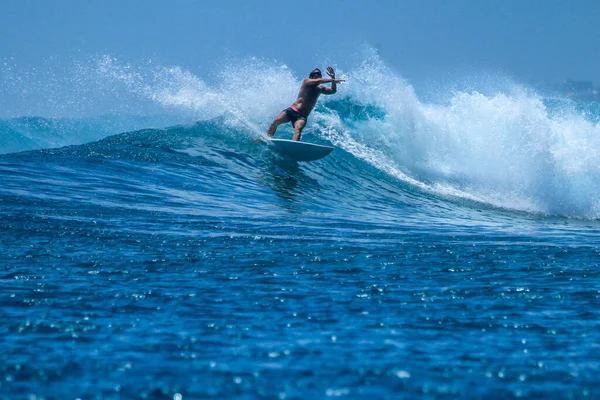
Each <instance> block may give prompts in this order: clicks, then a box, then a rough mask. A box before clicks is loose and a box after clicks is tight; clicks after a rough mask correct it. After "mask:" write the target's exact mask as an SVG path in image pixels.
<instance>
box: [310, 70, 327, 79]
mask: <svg viewBox="0 0 600 400" xmlns="http://www.w3.org/2000/svg"><path fill="white" fill-rule="evenodd" d="M316 76H323V74H322V73H321V70H320V69H319V68H315V69H313V70H312V71H310V74H309V75H308V77H309V78H314V77H316Z"/></svg>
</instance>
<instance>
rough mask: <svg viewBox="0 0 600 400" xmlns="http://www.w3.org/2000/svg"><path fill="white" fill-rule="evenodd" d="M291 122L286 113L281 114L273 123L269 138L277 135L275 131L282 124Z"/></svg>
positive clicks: (268, 133)
mask: <svg viewBox="0 0 600 400" xmlns="http://www.w3.org/2000/svg"><path fill="white" fill-rule="evenodd" d="M289 120H290V119H289V117H288V116H287V114H286V113H285V111H282V112H280V113H279V115H278V116H277V117H275V119H274V120H273V122H272V123H271V126H270V127H269V131H268V132H267V136H269V137H273V135H274V134H275V131H276V130H277V127H278V126H279V125H281V124H285V123H286V122H289Z"/></svg>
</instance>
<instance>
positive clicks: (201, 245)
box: [0, 64, 600, 399]
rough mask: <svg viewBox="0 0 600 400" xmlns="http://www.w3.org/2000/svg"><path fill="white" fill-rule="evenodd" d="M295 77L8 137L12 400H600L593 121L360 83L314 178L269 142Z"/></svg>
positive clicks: (501, 95) (327, 131)
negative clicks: (265, 92)
mask: <svg viewBox="0 0 600 400" xmlns="http://www.w3.org/2000/svg"><path fill="white" fill-rule="evenodd" d="M104 67H106V65H104ZM112 68H117V69H118V68H119V67H118V65H117V66H114V65H113V66H112ZM278 68H279V67H275V66H274V67H273V71H272V74H270V75H269V79H272V80H274V81H276V82H279V85H277V88H276V89H273V91H274V92H277V91H278V90H279V91H281V93H283V94H282V95H281V96H277V94H278V93H274V94H273V96H272V97H273V99H275V98H277V99H278V100H273V99H271V98H264V99H263V98H262V97H261V98H258V97H256V96H255V97H254V101H253V102H251V103H249V102H248V101H247V99H248V98H253V97H252V96H253V95H252V93H253V90H251V89H254V87H253V86H250V87H249V86H247V85H246V86H244V84H243V82H240V81H236V82H230V83H229V84H230V85H232V87H233V86H235V87H237V88H238V89H237V90H236V91H235V92H234V93H232V92H231V91H227V93H228V96H222V93H224V92H223V90H224V89H223V88H221V87H213V86H210V85H209V84H206V83H204V82H201V81H200V80H199V78H195V77H193V76H192V77H190V75H189V74H187V75H186V74H184V73H181V74H183V75H181V76H180V75H177V76H179V77H180V78H181V79H180V81H181V82H180V84H181V86H179V87H175V88H173V87H172V86H169V87H168V88H166V89H165V85H166V84H165V85H158V86H153V85H154V83H153V82H144V86H143V89H144V90H140V91H135V92H136V93H139V92H143V94H144V95H148V93H150V94H152V96H150V95H148V96H150V97H151V100H152V101H155V102H157V103H159V104H160V105H161V106H164V107H165V109H166V110H168V111H169V112H171V113H172V115H171V116H170V117H169V118H170V119H171V120H170V121H166V119H161V118H162V117H160V118H159V117H143V118H142V117H132V116H125V115H121V116H118V117H119V119H118V121H119V122H118V124H117V123H115V119H114V118H115V117H111V118H113V119H110V118H105V119H102V118H100V119H98V118H95V119H89V118H87V119H86V118H74V117H72V118H69V117H64V118H63V119H61V120H60V121H59V120H56V119H43V118H32V117H31V116H29V117H28V118H27V119H24V118H18V119H14V118H6V119H4V120H2V122H1V123H0V126H1V127H2V128H1V129H3V138H5V141H4V142H1V141H0V144H2V145H3V146H5V147H4V149H5V150H4V154H3V155H2V156H0V177H1V179H2V185H0V243H1V246H2V252H1V255H0V301H1V304H2V313H1V314H0V334H1V336H0V337H2V339H1V341H0V350H1V351H0V399H15V398H16V399H19V398H23V399H24V398H31V397H35V398H46V399H65V398H67V399H68V398H72V399H75V398H81V399H93V398H107V399H126V398H151V399H161V398H163V399H166V398H183V399H198V398H244V399H254V398H265V399H269V398H270V399H277V398H279V399H306V398H348V399H354V398H382V399H383V398H389V399H396V398H404V399H450V398H466V399H482V398H499V399H505V398H515V397H518V398H528V399H550V398H552V399H554V398H556V399H561V398H597V397H598V396H600V384H599V383H598V379H597V377H598V374H599V373H600V363H599V362H598V360H599V359H600V357H599V356H600V354H599V345H598V343H600V334H599V332H600V313H599V312H598V310H599V309H600V286H599V285H598V278H599V276H598V275H599V272H598V271H599V264H600V246H599V245H598V243H599V239H600V225H599V223H598V217H599V213H600V207H599V205H600V203H599V198H600V197H599V190H600V189H599V187H600V186H599V183H600V169H599V167H598V165H600V163H598V161H599V160H598V154H597V150H596V149H597V148H598V146H597V144H598V140H599V139H598V138H599V136H598V134H599V133H600V128H599V127H598V125H597V123H598V122H597V121H598V114H597V112H596V111H594V110H597V107H596V108H594V107H595V106H593V105H591V106H590V105H587V106H585V107H583V106H579V105H575V104H572V103H569V102H567V101H562V100H552V99H544V98H542V97H541V96H539V95H537V94H535V93H531V92H528V91H526V90H524V89H522V88H514V87H510V88H507V89H506V90H505V91H502V92H496V93H486V94H483V92H474V91H470V92H457V93H449V95H448V101H446V102H440V103H438V104H425V103H423V102H421V101H420V100H419V99H418V97H417V95H416V94H415V93H414V91H413V90H412V88H411V87H410V86H409V85H407V84H405V83H404V82H403V81H402V79H400V78H399V77H396V78H395V80H394V82H392V83H393V84H392V86H391V89H390V86H388V87H386V89H385V90H383V89H381V90H379V89H378V88H377V87H368V88H365V87H364V85H363V86H361V85H357V84H354V85H353V84H352V81H353V79H354V82H360V81H361V79H362V77H363V75H361V74H363V73H366V72H363V70H362V69H360V68H358V69H355V70H352V71H348V72H347V77H348V78H349V79H348V80H349V83H348V85H346V86H345V88H344V89H341V90H340V92H339V93H338V95H337V96H336V97H332V98H327V99H322V101H321V102H320V103H319V105H318V108H317V109H316V111H315V113H314V114H313V115H311V118H310V120H309V126H308V127H307V130H306V131H305V134H304V139H305V140H306V141H311V142H315V143H320V144H329V145H334V146H336V150H335V151H334V152H333V153H332V154H331V155H330V156H328V157H326V158H325V159H323V160H320V161H318V162H313V163H295V162H292V161H290V160H287V159H285V158H284V157H281V156H279V155H278V154H276V153H274V152H272V151H271V150H270V149H269V148H268V147H266V146H265V145H263V144H260V143H255V141H254V139H256V137H258V136H259V135H260V134H261V133H262V128H263V127H265V126H267V125H268V123H269V122H270V121H269V120H270V118H272V116H273V115H274V114H275V113H277V112H278V111H279V110H280V109H281V108H282V107H283V106H285V104H284V102H285V101H288V99H289V98H290V95H289V93H288V92H290V93H292V95H291V97H293V94H294V92H295V90H296V89H297V84H298V81H297V80H296V79H295V78H294V76H293V74H292V73H291V72H290V71H289V70H287V69H283V70H281V71H280V70H279V69H278ZM378 68H379V69H378ZM381 68H384V67H382V66H381V65H379V64H377V65H371V66H369V68H366V67H365V68H364V71H368V73H370V74H376V73H378V71H380V72H381V70H380V69H381ZM244 71H246V70H243V69H241V70H239V71H238V73H239V75H241V76H245V75H244ZM175 72H176V73H177V74H179V73H180V72H181V71H179V72H178V71H175ZM175 72H173V71H171V72H170V73H175ZM384 72H385V71H384ZM381 73H383V72H381ZM113 75H114V74H113ZM111 76H112V75H111ZM184 78H185V79H184ZM245 78H248V76H245ZM265 79H266V78H265ZM247 80H248V79H247ZM248 81H252V82H253V83H252V85H254V84H256V80H248ZM169 82H170V83H169V84H170V85H172V84H173V83H172V82H173V80H172V79H170V80H169ZM259 83H260V82H259ZM388 84H390V82H389V80H388ZM236 85H237V86H236ZM365 85H366V84H365ZM182 88H187V89H189V90H188V91H182V90H181V89H182ZM226 89H227V90H229V88H226ZM367 89H369V90H367ZM129 90H133V89H131V88H129ZM190 93H191V94H190ZM384 93H385V95H384ZM194 99H195V100H194ZM192 100H193V101H192ZM269 102H271V103H269ZM279 103H281V104H279ZM247 104H250V106H248V107H246V108H244V107H242V105H247ZM215 105H216V106H218V107H216V106H215ZM262 108H265V109H266V110H264V111H260V110H261V109H262ZM174 110H175V111H174ZM182 110H184V111H185V112H183V111H182ZM178 113H179V114H178ZM594 113H596V114H594ZM178 116H179V117H181V118H182V119H189V118H192V119H194V120H195V121H197V122H194V123H185V124H180V125H177V124H169V123H168V122H171V121H173V120H177V118H178ZM23 121H26V122H27V123H26V124H25V123H24V122H23ZM107 121H109V122H107ZM24 126H25V128H24ZM65 126H66V127H67V128H65ZM7 127H10V129H12V130H11V132H12V134H11V135H10V136H9V135H8V128H7ZM140 127H145V129H141V130H140ZM290 135H291V130H290V128H289V127H285V128H282V129H281V131H280V132H279V133H278V137H280V138H289V137H288V136H290ZM8 138H10V143H9V142H8V140H9V139H8ZM52 140H55V141H60V143H57V144H56V145H52ZM9 144H10V146H11V147H10V149H9V148H8V145H9ZM60 146H66V147H60ZM24 150H27V151H24Z"/></svg>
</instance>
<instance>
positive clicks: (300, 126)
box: [292, 118, 306, 141]
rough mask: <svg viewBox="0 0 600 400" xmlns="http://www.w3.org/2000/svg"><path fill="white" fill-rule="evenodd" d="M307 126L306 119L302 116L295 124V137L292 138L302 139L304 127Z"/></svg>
mask: <svg viewBox="0 0 600 400" xmlns="http://www.w3.org/2000/svg"><path fill="white" fill-rule="evenodd" d="M305 126H306V119H304V118H300V119H299V120H298V121H296V123H295V124H294V137H293V138H292V140H295V141H298V140H300V137H301V136H302V129H304V127H305Z"/></svg>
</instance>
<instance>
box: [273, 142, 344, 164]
mask: <svg viewBox="0 0 600 400" xmlns="http://www.w3.org/2000/svg"><path fill="white" fill-rule="evenodd" d="M268 143H269V145H270V146H273V148H274V149H275V150H277V151H278V152H279V153H281V154H284V155H286V156H287V157H289V158H291V159H292V160H295V161H315V160H319V159H321V158H323V157H325V156H326V155H328V154H329V153H331V152H332V151H333V149H334V147H331V146H322V145H320V144H314V143H306V142H298V141H294V140H286V139H268Z"/></svg>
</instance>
